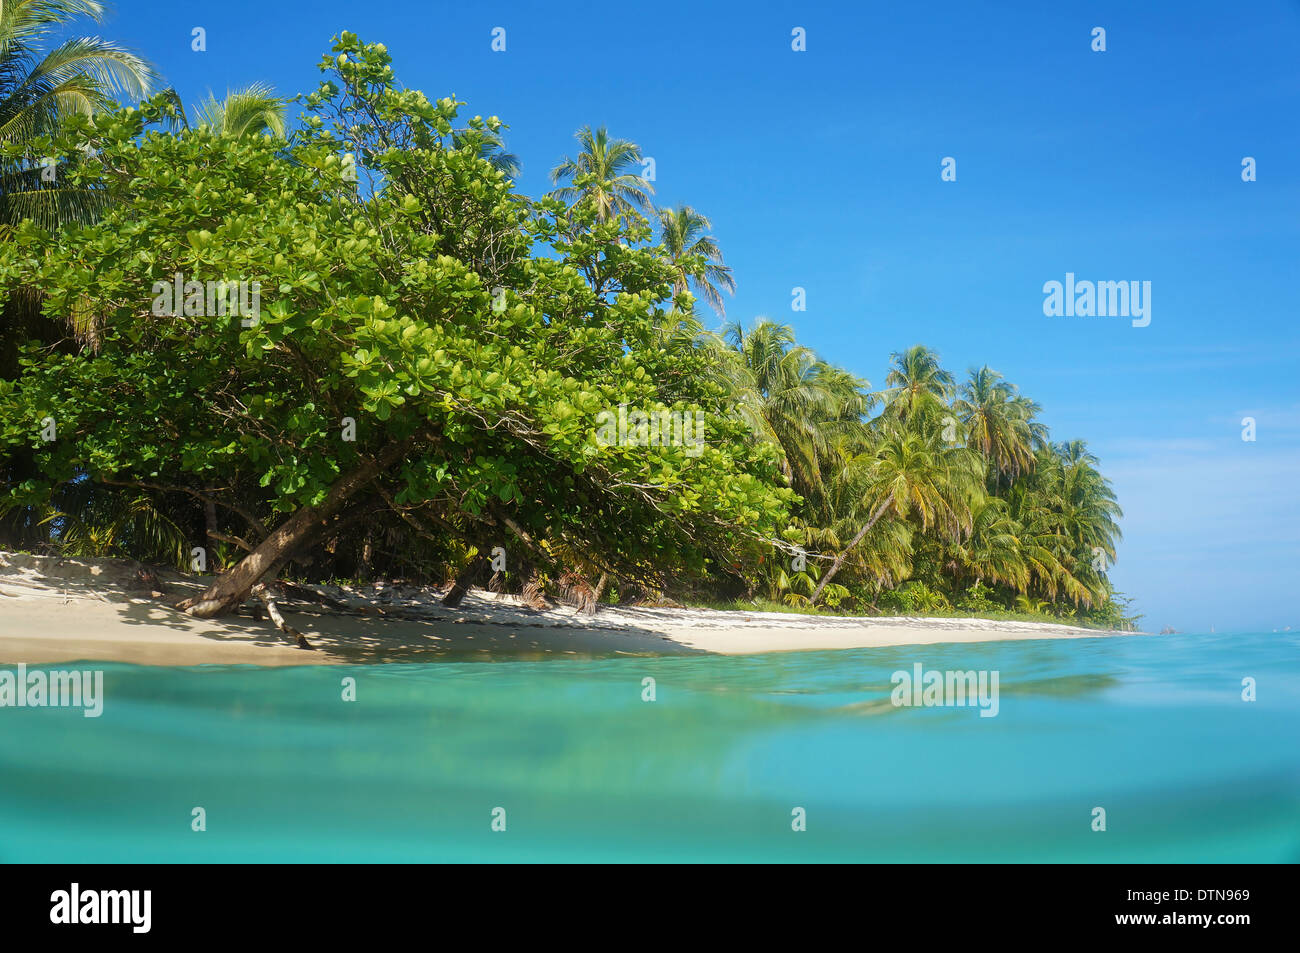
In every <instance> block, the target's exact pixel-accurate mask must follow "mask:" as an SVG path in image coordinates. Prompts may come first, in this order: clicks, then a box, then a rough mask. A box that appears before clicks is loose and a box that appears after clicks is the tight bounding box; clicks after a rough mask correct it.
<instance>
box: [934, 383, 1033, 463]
mask: <svg viewBox="0 0 1300 953" xmlns="http://www.w3.org/2000/svg"><path fill="white" fill-rule="evenodd" d="M960 394H961V396H960V398H959V399H958V400H957V401H956V402H955V403H954V404H953V409H954V410H955V411H956V412H957V415H958V417H959V418H960V419H961V421H962V423H963V424H964V425H965V427H966V443H967V446H971V447H974V448H975V449H977V450H979V452H980V453H982V454H983V455H984V459H985V460H987V461H988V463H989V466H990V467H991V468H992V470H993V473H994V475H995V476H998V477H1006V478H1010V479H1015V477H1017V476H1018V475H1019V474H1020V472H1021V471H1022V470H1024V469H1026V468H1028V467H1031V466H1033V461H1034V455H1033V446H1032V444H1033V436H1032V434H1031V432H1030V429H1029V420H1028V419H1027V418H1026V416H1025V414H1026V412H1027V410H1028V407H1027V405H1026V404H1021V403H1017V402H1016V388H1015V387H1014V386H1013V385H1011V384H1010V383H1008V382H1007V381H1005V380H1003V378H1002V375H1001V374H999V373H998V372H997V371H995V370H993V369H992V368H990V367H989V366H988V365H985V366H984V367H981V368H980V369H979V370H975V369H973V368H972V369H971V372H970V379H969V380H968V381H966V383H964V384H962V386H961V391H960Z"/></svg>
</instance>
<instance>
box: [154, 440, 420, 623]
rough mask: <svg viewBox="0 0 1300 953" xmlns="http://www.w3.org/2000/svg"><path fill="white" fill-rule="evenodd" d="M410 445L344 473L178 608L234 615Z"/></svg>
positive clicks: (211, 614)
mask: <svg viewBox="0 0 1300 953" xmlns="http://www.w3.org/2000/svg"><path fill="white" fill-rule="evenodd" d="M407 445H408V444H405V443H403V444H394V445H391V446H390V447H389V448H388V449H387V450H385V451H384V452H383V453H382V454H381V455H380V456H379V458H378V459H371V460H365V461H363V462H361V463H360V464H358V465H357V466H356V467H354V468H353V469H352V470H350V471H349V472H348V473H345V474H344V475H343V476H341V477H339V479H338V480H337V481H336V482H335V484H334V485H333V486H332V487H330V490H329V493H328V494H327V495H326V497H325V500H324V501H323V502H322V503H321V504H320V506H304V507H302V508H301V509H299V510H298V511H297V512H295V513H294V514H293V515H292V516H290V517H289V518H288V519H287V520H285V521H284V522H283V523H281V524H280V525H279V526H277V527H276V528H275V530H274V531H273V532H272V533H271V535H270V536H268V537H267V538H266V539H264V540H262V543H261V545H259V546H258V547H257V548H256V549H255V550H253V551H252V552H251V553H249V554H248V555H247V556H245V557H244V558H243V559H241V560H240V561H239V562H238V563H236V564H235V566H234V567H233V568H231V569H230V570H229V571H227V572H224V573H222V574H221V575H220V576H218V577H217V579H216V581H214V582H213V583H212V585H211V586H209V587H208V588H207V589H206V590H205V591H204V592H203V593H202V595H199V596H196V597H195V598H193V599H186V600H185V601H184V602H182V603H180V605H178V606H177V608H178V609H184V610H185V612H186V613H188V614H189V615H192V616H194V617H196V618H199V619H211V618H213V617H214V616H219V615H225V614H227V613H230V612H234V611H235V610H236V609H238V608H239V607H240V606H241V605H243V604H244V601H245V600H246V599H247V598H248V596H249V593H251V592H252V590H253V587H254V586H255V585H257V584H258V583H259V582H261V581H262V579H263V577H264V576H266V574H267V573H268V572H270V571H271V570H272V569H278V568H279V567H280V566H281V565H283V564H284V563H285V562H286V561H287V560H288V559H289V556H290V555H291V554H292V553H293V551H294V550H295V549H297V548H298V547H299V546H301V545H302V544H303V543H305V542H306V541H307V539H308V537H309V536H310V535H311V534H312V532H313V531H314V530H315V529H316V528H317V527H318V526H319V525H320V523H321V521H322V520H327V519H329V518H330V517H331V516H333V515H334V514H335V513H337V512H338V511H339V510H341V509H342V508H343V505H344V504H345V503H346V502H347V501H348V499H349V498H350V497H351V496H352V495H353V494H354V493H356V492H357V491H358V490H359V489H361V488H362V487H363V486H365V485H366V484H367V483H369V482H370V481H371V480H373V479H374V478H375V477H376V476H377V475H378V474H379V473H380V472H381V471H382V470H384V469H386V468H387V467H388V466H389V465H391V464H392V463H393V462H394V461H395V460H396V459H397V458H398V457H399V456H401V454H402V453H403V452H404V451H405V449H406V447H407Z"/></svg>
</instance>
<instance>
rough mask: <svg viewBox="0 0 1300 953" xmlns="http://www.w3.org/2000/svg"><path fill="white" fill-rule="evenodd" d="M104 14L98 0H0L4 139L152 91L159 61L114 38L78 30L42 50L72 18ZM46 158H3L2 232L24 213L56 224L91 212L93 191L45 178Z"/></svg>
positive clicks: (27, 140) (33, 134) (34, 135)
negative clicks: (77, 33)
mask: <svg viewBox="0 0 1300 953" xmlns="http://www.w3.org/2000/svg"><path fill="white" fill-rule="evenodd" d="M104 13H105V4H103V3H100V2H98V0H5V2H2V3H0V145H21V146H26V145H29V144H32V143H34V142H35V141H36V140H37V139H39V138H40V137H42V136H47V135H52V134H53V133H54V132H55V131H56V130H57V129H58V127H59V124H60V123H61V122H62V121H63V119H65V118H66V117H67V116H70V115H73V114H77V113H80V114H90V113H94V112H98V111H102V110H105V109H109V108H111V107H112V106H113V104H114V97H115V96H117V95H120V94H125V95H127V96H129V97H132V98H134V99H139V98H141V97H143V96H146V95H148V93H149V92H150V90H151V88H152V86H153V84H154V82H155V80H156V76H155V74H154V71H153V67H151V66H150V65H149V64H148V63H146V62H145V61H144V60H143V59H141V58H140V57H138V56H136V55H135V54H134V53H131V52H129V51H128V50H126V49H123V48H122V47H120V46H118V45H117V44H115V43H111V42H109V41H108V40H104V39H101V38H99V37H96V36H91V37H72V38H70V39H66V40H64V41H63V42H61V43H59V44H58V45H57V46H54V48H53V49H49V50H45V49H44V47H45V46H46V42H47V41H50V40H52V39H53V38H54V37H55V36H56V35H57V34H58V33H59V32H60V31H61V30H62V29H63V27H64V26H65V25H66V24H67V23H69V22H70V21H72V20H75V19H76V18H77V17H86V18H88V19H90V20H93V21H94V22H96V23H98V22H101V21H102V20H103V18H104ZM42 158H43V157H41V156H29V157H27V158H25V159H19V160H8V161H4V162H3V163H0V237H3V235H4V234H5V233H6V232H7V231H8V230H9V229H10V228H12V226H13V225H15V224H16V223H17V222H18V221H20V220H22V219H24V218H30V219H32V220H33V221H35V222H36V223H37V224H38V225H40V226H42V227H43V228H47V229H53V228H55V227H57V226H58V224H59V223H60V222H61V221H71V220H76V221H85V220H87V219H88V218H90V217H91V216H93V214H94V211H95V208H96V203H95V200H94V196H93V195H92V194H91V193H89V192H86V191H84V190H80V189H73V188H67V187H64V186H62V185H60V184H58V183H57V182H55V183H51V182H48V181H43V179H42V176H41V172H42V168H41V160H42Z"/></svg>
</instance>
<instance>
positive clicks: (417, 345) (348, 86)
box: [0, 33, 1122, 624]
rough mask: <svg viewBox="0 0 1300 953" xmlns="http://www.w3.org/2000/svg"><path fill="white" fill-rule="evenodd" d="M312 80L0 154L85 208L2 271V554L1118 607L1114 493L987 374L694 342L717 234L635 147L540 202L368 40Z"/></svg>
mask: <svg viewBox="0 0 1300 953" xmlns="http://www.w3.org/2000/svg"><path fill="white" fill-rule="evenodd" d="M321 70H322V73H323V74H324V77H323V81H322V83H321V85H320V86H319V87H318V88H317V89H316V90H315V91H314V92H312V93H311V94H309V95H307V96H305V97H303V98H302V101H303V103H304V105H305V106H306V108H307V114H306V116H305V117H304V119H303V121H302V122H301V123H300V124H299V125H298V126H297V127H295V128H287V127H285V126H284V125H283V124H282V122H283V120H282V116H283V111H282V102H281V101H280V100H279V99H277V98H276V97H275V96H274V95H273V94H272V92H271V91H270V90H269V89H266V88H264V87H252V88H250V89H248V90H245V91H242V92H241V93H240V94H238V95H235V94H232V96H230V97H228V98H227V99H226V100H225V101H224V102H222V103H217V102H215V101H213V102H209V103H207V104H205V105H203V106H201V107H200V109H199V110H198V116H197V121H196V122H193V123H189V124H187V123H185V122H184V121H183V119H182V116H181V114H180V112H179V104H178V103H177V102H176V101H175V98H174V97H173V96H168V95H160V96H156V97H154V98H153V99H150V100H147V101H146V102H144V103H143V104H141V105H140V106H139V107H138V108H134V109H107V108H98V109H95V110H91V111H89V112H86V113H80V112H78V113H75V114H72V115H69V116H65V117H63V120H62V122H61V123H60V124H56V125H52V126H45V127H40V128H39V129H34V131H33V133H32V136H31V138H30V139H29V140H28V141H25V142H23V143H22V144H18V143H12V144H11V143H7V144H6V145H5V147H4V150H3V160H4V161H6V162H18V161H20V157H21V155H22V154H24V152H25V151H27V150H30V149H32V148H33V147H34V148H36V149H38V150H40V151H41V152H42V154H48V155H53V156H57V157H59V159H60V162H61V163H62V165H61V166H60V174H61V175H64V176H66V180H67V182H68V183H69V187H70V188H76V189H81V190H84V191H87V192H91V193H94V194H95V195H97V196H99V197H100V199H101V206H100V214H99V216H98V217H95V218H90V219H80V218H76V217H73V218H69V219H67V220H62V221H59V222H56V223H51V222H49V221H44V220H41V219H39V217H25V218H21V219H18V220H17V221H16V222H15V224H14V227H13V233H12V239H11V241H9V242H8V243H6V244H5V245H4V246H3V249H2V250H0V297H2V298H3V301H4V302H12V301H15V300H18V299H20V298H23V297H24V296H27V297H28V298H31V299H33V300H39V301H40V303H41V305H40V306H41V308H42V312H43V314H44V316H45V318H46V319H47V320H46V323H45V324H43V325H41V333H40V334H37V333H29V334H27V335H26V337H25V338H24V339H23V341H22V345H23V346H22V349H21V361H20V362H18V363H15V364H14V365H13V366H12V367H11V368H10V369H9V370H8V371H7V372H5V373H4V374H0V473H2V474H3V475H4V479H5V487H4V490H3V495H0V545H9V546H25V547H35V548H41V547H44V548H50V549H57V550H61V551H64V552H70V553H85V554H95V555H124V556H131V557H133V558H137V559H141V560H145V561H150V562H157V563H170V564H178V565H182V566H183V565H184V564H185V562H186V559H187V557H188V555H189V554H190V553H191V552H192V550H193V548H194V547H202V548H203V549H204V551H205V552H206V553H208V554H209V555H210V560H211V563H212V564H213V565H214V566H215V567H216V568H218V569H221V570H224V571H223V572H222V574H221V575H220V576H219V577H217V578H216V580H215V581H214V582H213V584H212V585H211V587H210V588H209V589H208V591H207V592H205V593H204V594H203V595H202V596H199V597H197V598H195V599H194V600H192V601H191V602H190V603H189V604H188V609H189V611H191V612H192V613H194V614H196V615H216V614H220V613H224V612H229V611H231V610H232V609H234V608H235V607H236V606H238V605H239V604H240V603H242V602H243V601H244V599H245V598H246V597H247V595H248V593H249V592H250V590H251V588H252V587H253V586H254V585H256V584H257V583H258V582H259V581H262V580H265V579H268V578H272V577H274V576H275V575H277V574H285V575H288V576H291V577H294V578H299V579H317V580H322V579H331V578H341V577H342V578H366V577H373V576H389V577H392V576H403V577H407V578H411V579H416V580H420V581H425V582H430V583H444V582H453V581H454V584H453V585H452V587H451V589H450V590H449V592H448V597H447V598H448V601H449V603H450V604H454V603H455V601H457V600H458V598H459V596H460V595H462V594H463V592H464V591H465V589H466V588H467V587H468V585H470V584H471V583H474V582H478V583H481V584H482V583H486V582H487V577H488V572H487V557H488V555H489V554H490V553H493V552H497V551H498V550H497V549H496V548H497V547H501V550H500V551H502V552H504V553H505V554H506V555H505V558H506V564H505V567H504V568H502V567H501V566H500V564H499V562H497V563H494V567H493V568H494V569H495V570H496V572H495V574H494V575H492V583H493V585H495V586H507V587H515V588H516V589H518V590H520V591H523V592H525V593H526V594H531V595H534V596H535V595H536V594H538V593H544V592H549V593H551V594H552V595H564V594H572V593H573V592H585V593H586V594H587V596H586V598H589V599H590V600H596V599H617V600H620V601H625V600H628V599H636V598H647V597H650V598H654V597H656V596H668V597H672V598H677V599H682V600H698V601H707V600H714V601H716V600H717V599H718V598H736V597H743V598H754V599H766V600H771V601H772V602H777V603H781V604H783V605H785V606H789V607H794V608H799V609H809V608H813V607H833V608H837V609H839V610H841V611H861V612H873V611H950V610H951V611H961V610H963V609H966V610H968V611H979V612H991V611H1017V610H1022V611H1023V610H1025V609H1030V610H1032V611H1035V612H1052V613H1056V614H1060V615H1071V616H1074V617H1075V618H1078V619H1080V621H1087V620H1088V619H1095V620H1097V621H1099V622H1105V623H1107V624H1114V623H1115V622H1116V621H1117V618H1121V617H1122V616H1117V613H1120V611H1121V610H1120V609H1118V608H1117V607H1116V603H1115V602H1114V601H1113V599H1112V592H1111V588H1110V584H1109V581H1108V579H1107V574H1106V570H1107V567H1108V566H1109V565H1110V564H1111V562H1112V561H1113V560H1114V558H1115V546H1116V542H1117V540H1118V539H1119V528H1118V520H1119V518H1120V516H1121V513H1120V510H1119V507H1118V505H1117V504H1116V501H1115V497H1114V493H1113V492H1112V490H1111V488H1110V485H1109V483H1108V482H1107V481H1106V480H1105V478H1104V477H1103V476H1102V475H1101V473H1100V471H1099V469H1098V462H1097V460H1096V458H1095V457H1094V456H1092V455H1091V454H1090V453H1089V452H1088V450H1087V448H1086V447H1085V446H1084V445H1083V444H1082V443H1080V442H1071V443H1065V444H1060V443H1053V442H1052V441H1051V439H1050V435H1049V434H1048V432H1047V429H1046V427H1045V426H1044V425H1043V424H1042V422H1041V421H1040V420H1039V419H1038V417H1039V413H1040V410H1039V408H1038V406H1037V405H1036V404H1035V403H1034V402H1032V401H1031V400H1028V399H1027V398H1025V397H1023V396H1021V395H1020V394H1019V392H1018V391H1017V390H1016V389H1015V387H1014V386H1013V385H1011V384H1010V383H1009V382H1007V381H1005V380H1004V379H1003V378H1002V377H1001V376H1000V375H999V374H997V372H995V371H993V370H992V369H990V368H988V367H982V368H978V369H974V370H972V371H971V372H970V375H969V377H968V379H966V380H964V381H961V382H958V381H957V379H956V378H954V376H953V375H952V374H951V373H949V372H948V371H947V370H945V369H944V368H943V366H942V364H941V362H940V360H939V356H938V355H937V354H935V353H934V352H933V351H931V350H929V349H927V348H925V347H923V346H919V345H918V346H915V347H911V348H909V349H907V350H905V351H902V352H899V353H897V354H895V355H894V357H893V366H892V367H891V369H890V371H889V373H888V375H887V377H886V380H885V387H884V389H883V390H881V391H880V392H878V393H877V392H873V391H871V390H870V385H869V384H868V382H867V381H865V380H863V379H861V378H859V377H857V376H855V375H854V374H852V373H851V372H849V371H847V370H845V369H843V368H840V367H836V366H835V365H833V364H830V363H828V362H826V361H824V360H822V359H821V358H819V357H818V355H817V354H816V353H814V352H813V351H812V350H811V349H810V348H808V347H805V346H803V345H800V344H799V343H798V341H797V340H796V337H795V333H794V331H793V329H791V328H790V327H788V326H785V325H781V324H777V323H775V322H772V321H767V320H760V321H758V322H757V323H755V324H754V325H753V326H751V327H749V328H746V327H743V326H742V325H740V324H736V323H733V324H729V325H725V326H724V327H723V328H722V329H721V330H720V331H718V332H716V333H714V332H707V331H705V330H704V329H703V328H702V326H701V324H700V323H699V320H698V318H697V317H696V315H695V314H694V300H695V299H697V298H698V299H702V300H703V301H704V302H705V303H707V304H709V305H710V306H711V307H713V308H715V309H716V310H717V311H718V312H719V313H721V311H722V297H721V293H722V292H723V291H731V290H732V289H733V288H734V279H733V277H732V274H731V271H730V270H729V269H728V268H727V266H725V265H724V264H723V258H722V253H721V248H720V246H719V244H718V242H717V241H716V240H715V239H714V238H713V237H712V236H711V235H710V234H709V233H710V230H711V225H710V223H709V221H708V219H707V218H705V217H704V216H703V215H701V214H700V213H698V212H697V211H695V209H693V208H692V207H690V206H688V205H679V206H677V207H676V208H674V209H667V210H660V211H655V210H653V209H652V208H651V207H650V196H651V194H652V191H653V190H652V189H651V187H650V184H649V183H648V182H646V181H645V179H644V178H642V177H641V175H640V174H639V171H640V170H639V163H640V162H641V152H640V149H639V148H638V147H637V146H636V145H635V144H634V143H631V142H629V141H627V140H622V139H616V138H613V137H611V136H610V135H609V133H608V132H607V130H605V129H604V128H603V127H600V128H597V129H594V130H593V129H592V128H591V127H587V128H584V129H583V130H580V131H579V133H578V139H579V142H580V146H581V148H580V151H579V153H578V155H577V156H576V157H573V158H568V159H565V160H564V161H563V162H562V163H561V164H560V165H559V166H557V167H556V168H555V170H554V172H553V173H552V176H553V180H554V181H555V183H556V184H557V186H558V188H557V189H556V191H554V192H553V193H551V194H550V195H547V196H544V197H542V198H538V199H533V198H528V197H526V196H524V195H522V194H520V193H519V192H518V191H517V190H516V189H515V185H514V181H513V179H514V177H515V176H516V175H517V172H518V159H517V157H515V156H512V155H510V154H509V153H507V152H505V148H504V140H503V138H502V130H503V128H504V127H503V125H502V124H501V123H500V121H499V120H497V119H496V118H495V117H490V118H488V119H483V118H481V117H478V116H474V117H471V118H463V117H461V116H460V111H461V105H462V104H460V103H457V102H454V101H452V100H450V99H441V100H438V101H436V102H433V101H430V100H428V99H427V98H426V97H425V96H424V95H423V94H422V93H420V92H419V91H417V90H411V89H406V88H404V87H402V86H400V85H399V84H398V83H397V80H396V78H395V75H394V71H393V68H392V65H391V61H390V57H389V56H388V53H387V50H386V49H385V48H384V47H383V46H382V44H373V43H363V42H361V41H360V40H359V39H358V38H357V37H355V36H354V35H352V34H348V33H344V34H342V35H341V36H340V37H339V38H338V39H337V41H336V43H335V46H334V48H333V50H332V51H331V53H330V54H329V55H327V56H326V57H324V58H323V60H322V62H321ZM101 105H102V104H101ZM358 173H359V174H361V175H363V176H365V177H366V181H368V182H370V183H372V184H373V187H372V188H368V189H364V190H359V189H358V188H357V185H356V177H357V174H358ZM655 226H657V228H656V227H655ZM178 276H179V277H178ZM228 282H245V283H247V284H253V283H256V288H257V289H259V291H258V294H259V296H260V298H259V300H260V306H259V310H257V311H255V312H251V313H250V312H247V311H246V310H239V309H234V310H232V309H230V308H227V307H225V305H224V302H225V300H226V299H224V298H222V297H221V296H222V295H223V294H224V292H223V291H222V290H221V289H222V288H224V287H226V285H225V284H224V283H228ZM213 286H217V291H216V292H215V295H216V297H214V291H213ZM231 300H234V299H233V298H232V299H231ZM69 315H76V316H79V317H78V318H77V320H76V321H74V322H73V323H72V325H70V324H69V322H68V320H67V318H68V316H69ZM77 328H82V329H83V330H84V329H87V328H88V329H91V332H90V333H81V332H78V330H77ZM615 422H616V424H617V425H616V426H615ZM611 434H613V436H612V437H611ZM692 435H697V436H702V439H691V437H692Z"/></svg>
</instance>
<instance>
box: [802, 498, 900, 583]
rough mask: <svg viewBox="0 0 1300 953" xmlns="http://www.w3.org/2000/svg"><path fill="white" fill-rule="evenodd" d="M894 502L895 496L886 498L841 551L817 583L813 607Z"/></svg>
mask: <svg viewBox="0 0 1300 953" xmlns="http://www.w3.org/2000/svg"><path fill="white" fill-rule="evenodd" d="M893 502H894V494H892V493H891V494H889V496H887V497H885V502H883V503H881V504H880V507H879V508H878V509H877V510H876V512H875V513H873V514H872V516H871V519H870V520H869V521H868V522H867V525H866V526H864V527H862V529H860V530H858V534H857V535H856V536H854V537H853V538H852V539H851V540H849V544H848V545H847V546H845V547H844V549H842V550H841V551H840V554H839V555H838V556H836V557H835V559H834V561H833V562H832V563H831V568H830V569H828V570H826V574H825V575H824V576H822V578H821V580H820V581H819V582H818V583H817V588H816V589H814V590H813V594H812V600H811V601H812V604H813V605H816V604H817V600H818V599H819V598H821V594H822V590H823V589H825V588H826V587H827V586H828V585H829V584H830V581H831V580H832V579H834V578H835V574H836V573H837V572H839V571H840V567H841V566H843V565H844V560H846V559H848V558H849V551H850V550H851V549H853V547H854V546H856V545H858V543H860V542H862V538H863V537H864V536H866V535H867V533H869V532H871V527H873V526H875V525H876V523H878V522H880V517H882V516H884V515H885V510H887V509H889V505H890V504H891V503H893Z"/></svg>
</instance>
